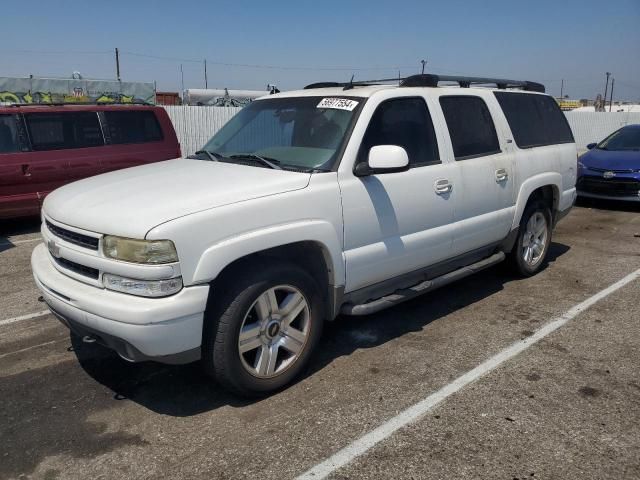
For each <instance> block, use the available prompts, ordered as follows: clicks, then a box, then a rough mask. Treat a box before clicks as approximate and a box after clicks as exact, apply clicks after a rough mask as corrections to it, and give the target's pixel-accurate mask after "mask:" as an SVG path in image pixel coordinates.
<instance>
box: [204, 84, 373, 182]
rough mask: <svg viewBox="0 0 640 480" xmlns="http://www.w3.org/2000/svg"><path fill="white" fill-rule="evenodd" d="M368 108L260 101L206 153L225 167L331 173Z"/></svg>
mask: <svg viewBox="0 0 640 480" xmlns="http://www.w3.org/2000/svg"><path fill="white" fill-rule="evenodd" d="M363 104H364V99H362V98H356V97H350V98H346V97H331V98H327V97H292V98H273V99H265V100H257V101H255V102H252V103H251V104H249V105H248V106H247V107H245V108H244V109H242V110H241V111H240V112H239V113H238V114H237V115H236V116H235V117H233V118H232V119H231V120H230V121H229V122H228V123H227V124H226V125H225V126H224V127H222V129H220V131H219V132H218V133H216V134H215V135H214V136H213V137H212V138H211V140H209V142H207V144H206V145H205V146H204V147H203V149H202V150H205V151H208V152H210V153H212V154H213V155H215V156H216V158H217V159H218V160H221V161H229V162H238V163H248V164H250V165H256V166H266V164H265V162H264V160H265V159H266V160H267V161H269V162H271V163H272V164H276V165H278V166H279V167H281V168H283V169H287V168H293V169H296V170H298V169H301V170H309V171H312V170H330V169H331V168H332V167H333V165H334V164H335V162H336V160H337V157H338V155H339V153H340V150H341V147H342V145H343V144H344V142H345V141H346V140H347V137H348V134H347V133H348V132H350V129H351V126H352V124H353V122H354V120H355V118H356V117H357V113H358V112H359V111H360V109H361V108H362V105H363ZM221 156H222V157H221Z"/></svg>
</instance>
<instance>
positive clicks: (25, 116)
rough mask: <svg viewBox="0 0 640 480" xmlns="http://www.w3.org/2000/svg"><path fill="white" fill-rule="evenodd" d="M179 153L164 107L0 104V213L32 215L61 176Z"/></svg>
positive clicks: (68, 178) (73, 176)
mask: <svg viewBox="0 0 640 480" xmlns="http://www.w3.org/2000/svg"><path fill="white" fill-rule="evenodd" d="M180 156H181V154H180V144H179V143H178V139H177V137H176V133H175V130H174V129H173V125H172V124H171V120H170V119H169V116H168V115H167V112H166V111H165V110H164V109H163V108H161V107H154V106H143V105H126V106H125V105H29V106H27V105H15V106H5V107H2V106H0V219H6V218H13V217H22V216H27V215H37V214H38V212H39V211H40V206H41V205H42V201H43V199H44V197H45V196H46V195H47V194H48V193H49V192H51V191H52V190H54V189H56V188H58V187H60V186H61V185H64V184H66V183H69V182H73V181H75V180H80V179H81V178H85V177H90V176H92V175H97V174H99V173H105V172H109V171H111V170H118V169H121V168H127V167H133V166H135V165H141V164H145V163H152V162H159V161H161V160H169V159H171V158H176V157H180Z"/></svg>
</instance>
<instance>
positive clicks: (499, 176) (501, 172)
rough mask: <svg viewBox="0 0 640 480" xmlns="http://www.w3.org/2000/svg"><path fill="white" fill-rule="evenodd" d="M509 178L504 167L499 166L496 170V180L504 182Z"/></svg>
mask: <svg viewBox="0 0 640 480" xmlns="http://www.w3.org/2000/svg"><path fill="white" fill-rule="evenodd" d="M508 179H509V172H507V169H506V168H499V169H497V170H496V182H504V181H506V180H508Z"/></svg>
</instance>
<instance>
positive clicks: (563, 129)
mask: <svg viewBox="0 0 640 480" xmlns="http://www.w3.org/2000/svg"><path fill="white" fill-rule="evenodd" d="M494 93H495V96H496V98H497V99H498V103H500V107H502V111H503V112H504V114H505V116H506V117H507V122H509V127H510V128H511V132H512V133H513V137H514V140H515V142H516V144H517V145H518V147H520V148H531V147H540V146H543V145H554V144H558V143H573V141H574V140H573V134H572V133H571V128H570V127H569V123H568V122H567V119H566V117H565V116H564V114H563V113H562V111H561V110H560V107H559V106H558V104H557V103H556V101H555V100H554V99H553V98H551V97H549V96H547V95H533V94H526V93H516V92H494Z"/></svg>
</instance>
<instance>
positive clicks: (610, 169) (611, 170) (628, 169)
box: [588, 167, 640, 173]
mask: <svg viewBox="0 0 640 480" xmlns="http://www.w3.org/2000/svg"><path fill="white" fill-rule="evenodd" d="M588 168H589V170H593V171H594V172H614V173H637V172H640V170H638V169H637V168H636V169H633V168H625V169H622V170H616V169H614V168H595V167H588Z"/></svg>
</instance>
